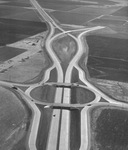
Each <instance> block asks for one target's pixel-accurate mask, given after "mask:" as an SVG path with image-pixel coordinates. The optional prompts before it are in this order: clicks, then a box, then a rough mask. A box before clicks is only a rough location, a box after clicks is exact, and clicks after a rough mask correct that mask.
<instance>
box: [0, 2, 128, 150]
mask: <svg viewBox="0 0 128 150" xmlns="http://www.w3.org/2000/svg"><path fill="white" fill-rule="evenodd" d="M30 2H31V3H32V5H33V6H34V8H35V9H36V10H37V11H38V13H39V14H40V15H41V17H42V18H44V19H45V21H46V22H47V23H48V24H49V26H50V32H49V35H48V36H47V39H46V42H45V46H46V49H47V51H48V53H49V55H50V56H51V59H52V60H53V66H52V67H51V68H49V69H47V71H46V72H45V76H44V79H43V80H42V81H41V82H40V83H37V84H33V85H30V84H25V85H24V84H17V83H9V82H4V81H0V85H5V86H8V87H10V88H14V85H20V86H29V88H28V89H27V90H26V92H25V93H24V92H23V91H22V90H20V89H16V90H17V92H18V93H19V94H20V95H21V96H22V98H23V99H24V100H25V102H26V103H27V104H28V106H29V107H30V108H31V110H32V113H33V117H32V120H31V125H30V129H29V134H28V138H27V144H26V145H27V148H28V149H29V150H37V148H36V138H37V133H38V127H39V123H40V116H41V113H40V111H39V109H38V108H37V106H36V104H35V102H34V100H33V99H32V98H31V97H30V92H31V90H32V89H34V88H35V87H38V86H40V85H42V84H44V83H45V82H46V81H47V80H48V79H49V76H50V71H51V70H52V69H53V68H56V69H57V74H58V80H57V82H58V83H62V82H65V83H70V82H71V73H72V69H73V67H75V68H76V69H77V70H78V72H79V79H80V80H81V81H82V82H83V83H84V84H85V85H86V88H89V89H90V90H91V91H92V92H94V93H95V95H96V98H95V99H94V101H93V102H92V103H91V104H94V105H95V103H97V102H98V101H99V100H100V98H101V97H103V98H104V99H106V100H107V101H108V102H110V103H111V104H112V105H118V106H120V107H126V106H127V107H128V104H127V105H126V104H124V103H122V102H117V101H115V100H113V99H111V98H109V97H108V96H106V95H105V94H104V93H102V92H101V91H100V90H98V89H97V88H96V87H95V86H93V85H92V84H91V83H89V82H88V81H87V79H86V76H85V73H84V71H83V70H82V69H81V68H80V67H79V66H78V61H79V59H80V57H81V55H82V54H83V52H84V51H85V50H84V47H83V44H82V38H83V36H84V35H85V34H86V33H88V32H91V31H94V30H99V29H102V28H104V27H102V26H97V27H92V28H85V29H83V28H82V29H79V30H73V31H74V32H75V31H83V32H82V33H81V34H80V35H79V36H78V37H77V38H76V37H74V36H73V35H72V34H70V32H73V31H71V30H70V31H64V30H63V29H62V28H60V27H59V25H57V24H56V23H55V22H54V20H53V19H52V18H51V17H50V16H49V15H48V14H47V13H46V12H45V11H44V10H43V8H42V7H41V6H40V5H39V4H38V2H37V1H36V0H30ZM55 28H58V29H59V30H60V31H62V33H60V34H57V35H54V30H55ZM63 34H68V35H69V36H71V37H72V38H73V39H75V41H76V43H77V46H78V51H77V53H76V55H75V56H74V58H73V59H72V60H71V62H70V63H69V66H68V68H67V70H66V74H65V80H64V76H63V70H62V68H61V65H60V62H59V59H58V58H57V56H56V55H55V53H54V52H53V50H52V42H53V40H55V38H58V37H59V36H60V35H63ZM53 35H54V36H53ZM52 36H53V37H52ZM62 92H63V90H62V88H57V90H56V95H55V102H54V104H51V106H50V107H53V105H55V106H57V105H58V106H59V107H61V106H64V105H65V106H66V107H68V106H69V107H70V106H72V107H79V106H80V107H81V106H82V107H84V108H83V109H82V111H81V147H80V150H87V149H88V145H89V135H88V134H89V132H88V114H87V111H88V109H89V106H87V105H88V104H86V105H81V104H79V105H73V104H70V89H69V88H65V89H64V95H63V94H62ZM62 95H63V101H62ZM60 103H61V104H60ZM62 103H63V104H62ZM96 105H99V103H98V104H96ZM85 106H86V107H85ZM42 115H43V114H42ZM60 119H61V124H60ZM69 127H70V111H69V110H62V115H61V110H60V109H54V110H53V117H52V120H51V126H50V131H49V137H48V141H47V150H57V149H58V145H59V150H68V149H70V144H69V143H70V138H69V137H70V131H69V130H70V128H69ZM59 129H60V131H59ZM59 132H60V133H59ZM59 134H60V136H59V137H58V135H59ZM58 138H59V140H58ZM58 141H59V143H58Z"/></svg>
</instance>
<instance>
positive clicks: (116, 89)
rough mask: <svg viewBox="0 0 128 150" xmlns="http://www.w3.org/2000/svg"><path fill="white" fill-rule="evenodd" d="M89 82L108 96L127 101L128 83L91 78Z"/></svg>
mask: <svg viewBox="0 0 128 150" xmlns="http://www.w3.org/2000/svg"><path fill="white" fill-rule="evenodd" d="M90 82H92V84H94V85H95V86H96V87H97V88H99V89H100V90H101V91H103V92H104V93H106V94H107V95H109V96H110V97H112V98H114V99H116V100H119V101H123V102H126V103H127V101H128V92H127V91H128V83H124V82H119V81H113V80H104V79H91V80H90Z"/></svg>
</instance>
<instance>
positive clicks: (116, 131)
mask: <svg viewBox="0 0 128 150" xmlns="http://www.w3.org/2000/svg"><path fill="white" fill-rule="evenodd" d="M90 114H91V122H90V123H91V129H92V139H91V141H92V143H91V150H94V149H95V150H103V149H106V150H107V147H109V150H117V149H118V148H120V149H123V150H127V147H128V143H127V136H128V132H127V130H128V126H127V122H128V112H127V110H126V109H124V110H121V109H120V108H118V107H112V106H109V108H108V107H107V106H106V107H105V106H98V107H97V108H94V109H92V110H91V111H90Z"/></svg>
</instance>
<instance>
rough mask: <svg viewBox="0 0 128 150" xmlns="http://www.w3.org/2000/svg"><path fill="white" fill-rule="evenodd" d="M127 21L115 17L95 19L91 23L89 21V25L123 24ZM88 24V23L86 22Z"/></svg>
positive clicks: (109, 25)
mask: <svg viewBox="0 0 128 150" xmlns="http://www.w3.org/2000/svg"><path fill="white" fill-rule="evenodd" d="M125 23H126V21H123V20H115V19H113V20H112V19H103V18H100V19H95V20H93V21H91V22H90V23H87V24H88V25H89V24H90V25H97V26H98V25H101V26H108V27H111V26H123V25H124V24H125ZM85 24H86V23H85Z"/></svg>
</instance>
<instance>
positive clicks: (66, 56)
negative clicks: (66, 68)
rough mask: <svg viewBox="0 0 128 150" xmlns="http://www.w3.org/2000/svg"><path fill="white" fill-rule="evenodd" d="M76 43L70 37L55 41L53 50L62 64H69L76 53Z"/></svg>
mask: <svg viewBox="0 0 128 150" xmlns="http://www.w3.org/2000/svg"><path fill="white" fill-rule="evenodd" d="M76 47H77V45H76V43H75V41H74V40H73V39H72V38H70V37H69V36H68V37H67V36H64V37H60V38H59V39H56V40H55V41H53V50H54V51H55V53H56V54H57V55H58V57H59V58H60V60H61V62H62V63H68V62H69V61H70V60H71V59H72V58H73V56H74V55H75V53H76Z"/></svg>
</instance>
